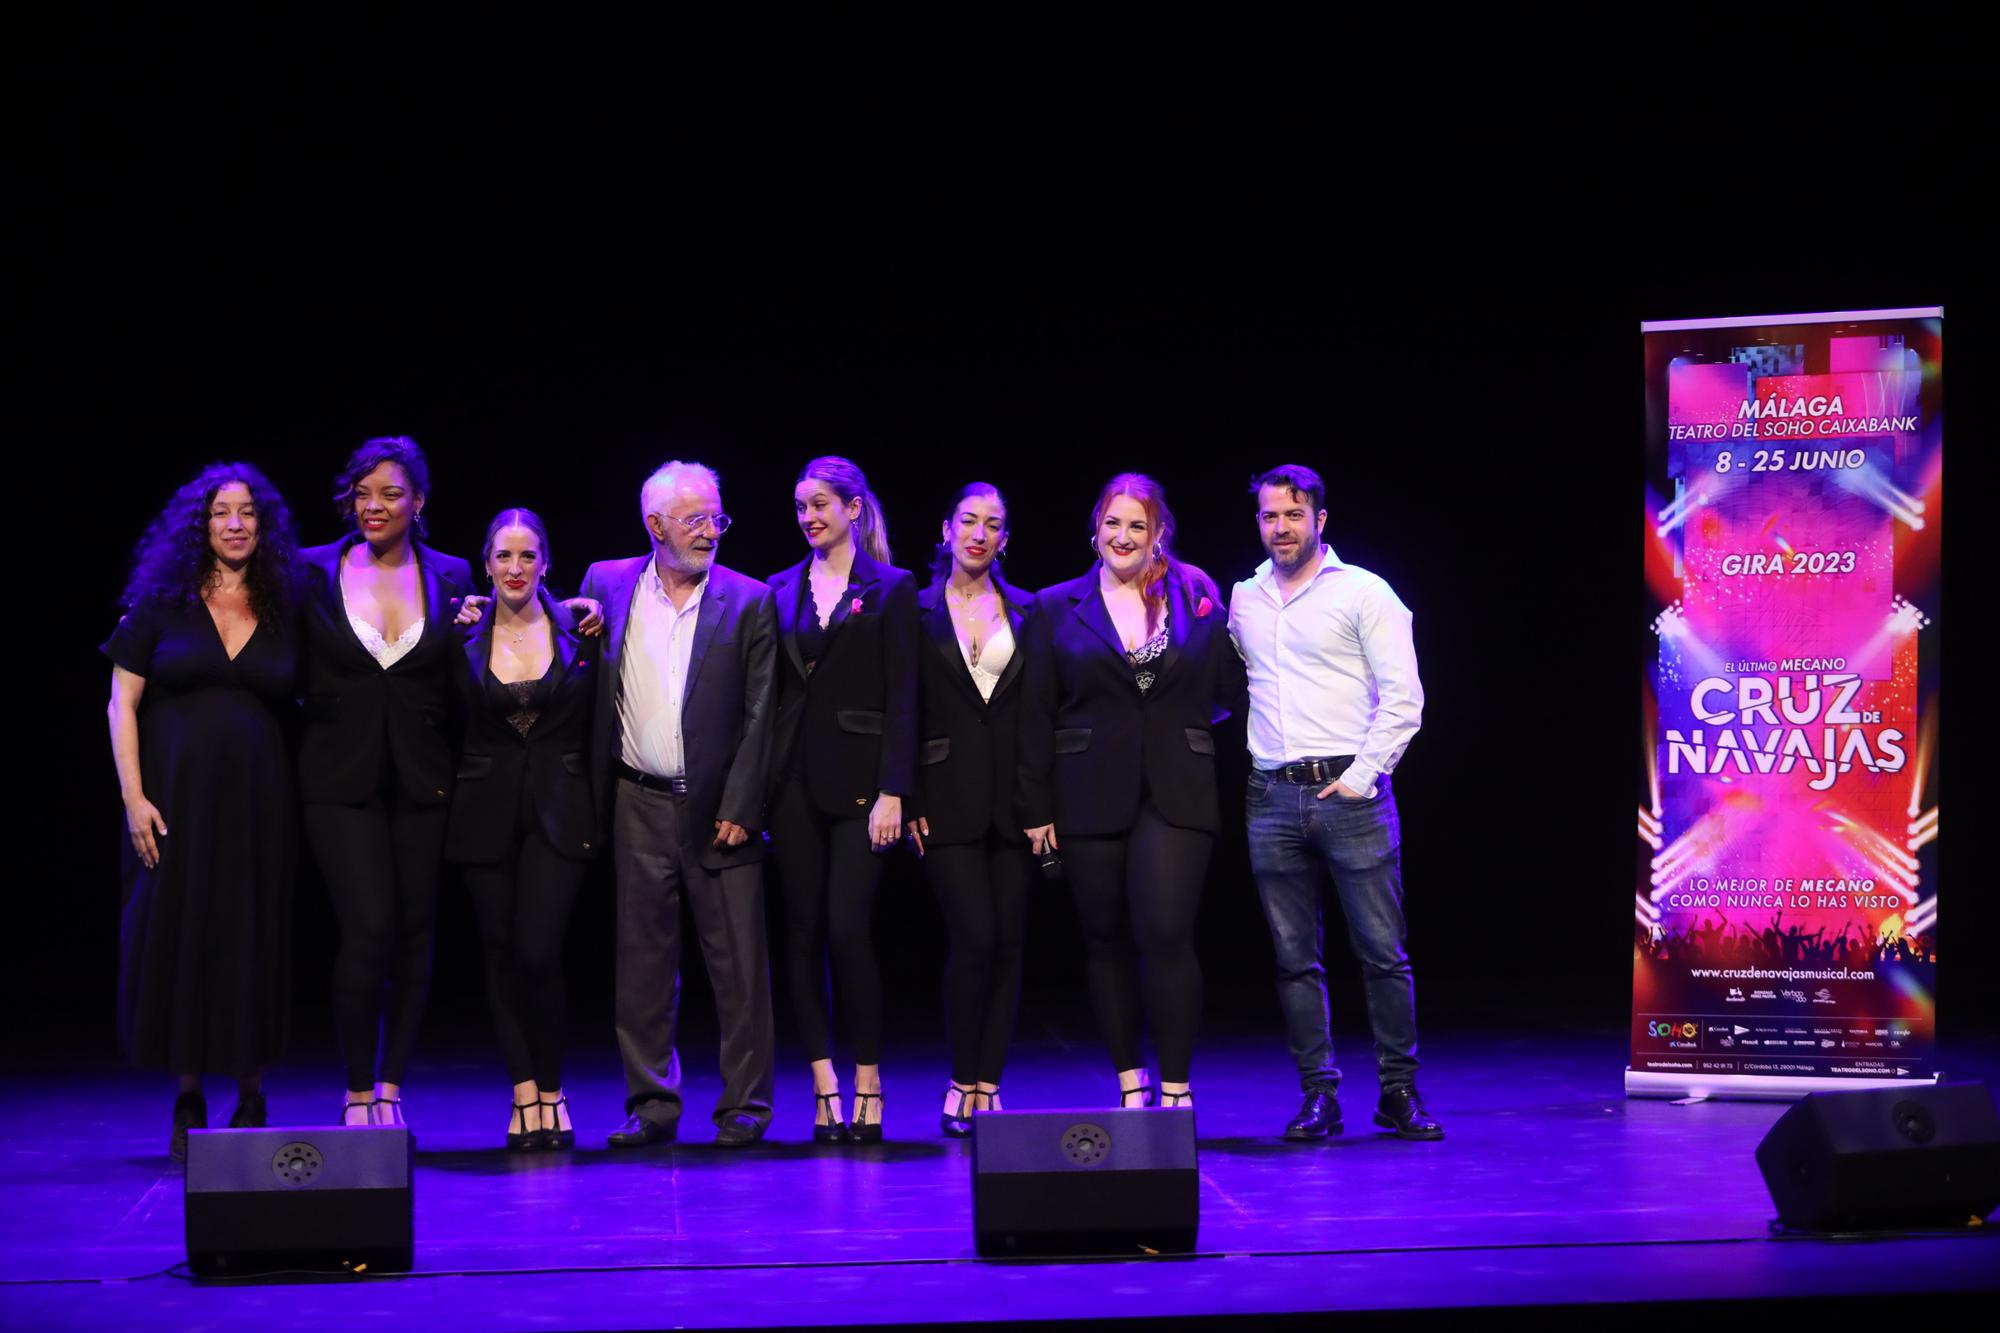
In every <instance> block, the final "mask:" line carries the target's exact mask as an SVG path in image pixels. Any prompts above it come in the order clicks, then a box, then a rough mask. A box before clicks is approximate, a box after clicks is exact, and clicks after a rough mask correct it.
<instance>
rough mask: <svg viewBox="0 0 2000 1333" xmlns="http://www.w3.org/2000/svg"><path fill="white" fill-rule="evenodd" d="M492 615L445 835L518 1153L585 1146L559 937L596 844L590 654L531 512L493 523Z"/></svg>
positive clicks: (467, 686)
mask: <svg viewBox="0 0 2000 1333" xmlns="http://www.w3.org/2000/svg"><path fill="white" fill-rule="evenodd" d="M481 559H482V561H483V563H484V564H485V567H486V573H487V575H488V576H489V577H490V578H491V579H492V581H493V598H494V600H493V605H492V614H491V615H490V616H488V617H485V618H483V619H482V620H481V621H480V623H479V624H478V625H477V626H475V627H474V628H472V629H470V630H468V631H467V632H466V634H465V642H464V650H463V653H462V654H461V656H460V658H459V662H458V667H459V669H458V671H457V672H456V673H455V676H456V679H457V682H458V690H459V696H460V698H461V700H462V701H463V703H464V715H465V743H464V746H463V748H462V750H461V752H460V755H459V761H458V782H457V785H456V787H455V788H454V789H453V792H452V798H451V818H450V823H449V825H448V827H447V829H446V833H445V857H446V859H448V860H450V861H453V862H455V863H458V864H460V865H462V866H463V873H464V876H465V887H466V890H467V891H468V892H469V893H470V894H471V895H472V906H473V910H474V911H475V912H476V913H477V914H478V917H479V932H480V935H481V936H482V937H483V938H484V940H485V945H486V992H487V999H488V1001H489V1002H490V1004H491V1006H492V1009H493V1026H494V1028H495V1030H496V1031H497V1032H498V1034H499V1037H500V1050H501V1053H502V1055H503V1056H504V1057H505V1059H506V1061H507V1072H508V1076H509V1077H510V1078H511V1079H512V1080H513V1083H514V1110H513V1114H512V1116H511V1117H510V1118H509V1120H508V1125H507V1146H508V1147H509V1148H513V1149H517V1150H520V1149H534V1148H543V1147H551V1148H567V1147H570V1146H571V1145H573V1144H574V1143H575V1142H576V1130H575V1129H574V1128H573V1127H572V1126H571V1124H570V1120H569V1114H568V1100H567V1099H566V1098H565V1097H564V1096H563V1092H562V1086H563V1083H562V1034H563V977H562V949H563V934H564V931H565V930H566V929H567V928H568V925H569V915H570V908H571V906H572V905H573V904H574V903H575V901H576V893H577V889H578V887H579V886H581V884H582V883H583V872H584V862H585V861H586V860H587V859H588V858H589V857H590V855H591V853H592V850H593V845H594V843H595V842H596V841H597V834H596V832H595V825H596V807H595V806H594V805H593V803H592V800H591V787H590V776H589V773H590V767H589V754H588V751H589V748H590V724H591V703H592V698H593V696H594V694H595V692H596V686H597V681H596V671H595V669H594V666H593V662H592V657H593V655H592V654H591V653H590V652H589V651H588V650H587V649H586V647H585V645H584V643H583V641H582V640H581V639H580V638H579V637H578V635H577V631H576V625H575V620H574V618H573V617H572V616H571V614H570V612H569V611H568V610H567V609H566V608H564V607H562V606H559V605H557V603H556V602H555V601H554V600H553V599H552V598H551V597H550V596H549V594H548V591H547V590H546V589H545V588H544V587H543V586H542V581H543V579H544V578H546V577H547V575H548V570H549V538H548V530H547V528H545V527H544V526H543V524H542V520H541V519H540V518H538V517H536V516H535V514H534V513H533V512H531V511H529V510H526V509H509V510H504V511H503V512H501V513H500V514H499V516H497V517H496V518H495V519H494V520H493V522H492V523H491V524H489V525H488V527H487V529H486V542H485V545H484V547H483V549H482V551H481Z"/></svg>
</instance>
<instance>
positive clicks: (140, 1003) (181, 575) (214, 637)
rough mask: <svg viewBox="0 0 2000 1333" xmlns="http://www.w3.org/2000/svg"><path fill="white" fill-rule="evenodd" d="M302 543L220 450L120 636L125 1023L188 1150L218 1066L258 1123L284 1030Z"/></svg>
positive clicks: (121, 1028)
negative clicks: (159, 1082) (288, 737)
mask: <svg viewBox="0 0 2000 1333" xmlns="http://www.w3.org/2000/svg"><path fill="white" fill-rule="evenodd" d="M296 555H297V548H296V545H295V544H294V542H293V540H292V525H291V517H290V515H289V514H287V512H286V510H285V502H284V500H283V499H282V498H280V497H279V495H278V492H277V490H276V489H275V488H273V487H272V485H271V483H270V482H269V481H267V480H265V478H264V476H263V474H262V473H260V472H258V471H257V469H256V468H254V467H250V466H248V465H246V464H243V463H211V464H210V465H209V466H208V467H206V468H203V469H202V471H201V473H200V475H198V476H196V477H195V478H194V479H193V480H192V481H190V482H188V483H187V484H186V485H185V486H182V487H181V488H180V489H179V490H178V491H176V492H175V493H174V497H173V499H171V500H169V501H168V502H167V505H166V508H164V509H162V510H161V511H160V514H159V516H158V517H157V518H155V519H154V520H153V522H152V525H151V526H150V527H149V528H147V530H146V535H145V537H144V538H142V539H141V541H140V542H139V546H138V550H137V552H136V554H135V558H134V560H133V565H132V576H131V580H130V582H129V583H128V584H127V585H126V588H125V597H124V603H125V608H126V613H125V617H124V619H122V620H121V621H120V622H119V624H118V628H117V629H116V630H115V631H114V632H113V633H112V636H111V639H110V641H109V642H107V643H106V644H105V645H104V652H105V655H106V656H108V657H109V658H110V659H111V662H112V668H111V704H110V708H109V713H110V721H111V754H112V759H113V761H114V762H115V764H116V765H117V769H118V787H119V792H120V794H121V795H122V796H123V798H124V802H125V826H126V834H127V841H128V844H129V846H128V847H127V850H126V854H125V857H124V863H125V864H124V911H123V916H122V919H121V922H120V928H119V988H118V1035H119V1040H120V1042H121V1043H122V1045H123V1046H124V1048H125V1052H126V1054H127V1055H129V1056H130V1057H131V1059H132V1061H133V1062H134V1063H135V1064H137V1065H139V1066H140V1067H141V1068H146V1069H159V1070H163V1071H166V1072H168V1073H172V1074H176V1075H178V1076H179V1078H180V1095H179V1097H177V1098H176V1099H175V1101H174V1120H173V1135H172V1138H171V1140H170V1142H169V1151H171V1152H172V1154H173V1155H174V1156H175V1157H177V1158H178V1157H182V1156H185V1154H186V1152H187V1131H188V1130H189V1129H191V1128H192V1129H205V1128H207V1125H208V1105H207V1102H206V1101H205V1100H204V1099H203V1096H202V1090H201V1076H202V1075H203V1074H205V1073H213V1074H224V1075H230V1076H233V1077H234V1078H235V1079H236V1081H237V1099H236V1109H235V1111H234V1112H233V1113H232V1114H231V1116H230V1118H229V1123H230V1125H231V1126H232V1127H241V1126H249V1127H256V1126H261V1125H262V1124H263V1123H264V1095H263V1071H264V1067H265V1066H266V1065H268V1064H270V1063H271V1062H272V1061H274V1060H276V1059H277V1058H278V1057H279V1055H281V1054H282V1053H283V1051H284V1047H285V1035H286V1029H287V1026H288V1020H289V1016H290V997H291V912H292V878H293V865H294V848H295V846H296V832H295V830H296V822H295V814H294V809H293V804H292V774H291V765H290V763H289V761H288V758H287V755H286V747H285V734H284V732H285V729H284V723H283V718H284V715H285V714H286V713H288V712H289V711H290V709H291V707H292V699H293V692H294V682H295V679H296V676H297V667H298V660H299V647H298V617H297V615H296V614H295V595H294V579H293V569H294V561H295V559H296Z"/></svg>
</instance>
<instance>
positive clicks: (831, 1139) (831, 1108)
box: [813, 1092, 847, 1143]
mask: <svg viewBox="0 0 2000 1333" xmlns="http://www.w3.org/2000/svg"><path fill="white" fill-rule="evenodd" d="M822 1107H824V1108H825V1110H826V1119H825V1121H824V1122H822V1121H821V1120H820V1109H821V1108H822ZM813 1142H814V1143H845V1142H847V1122H846V1121H845V1120H842V1119H841V1118H840V1094H839V1093H838V1092H815V1093H814V1094H813Z"/></svg>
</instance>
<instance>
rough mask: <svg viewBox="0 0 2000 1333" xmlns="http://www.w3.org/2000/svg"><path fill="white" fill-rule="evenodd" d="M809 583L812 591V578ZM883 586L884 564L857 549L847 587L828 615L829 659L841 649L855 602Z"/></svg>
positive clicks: (863, 600)
mask: <svg viewBox="0 0 2000 1333" xmlns="http://www.w3.org/2000/svg"><path fill="white" fill-rule="evenodd" d="M807 585H808V592H810V585H811V580H810V579H808V580H807ZM881 586H882V566H880V565H878V564H876V563H875V561H874V560H873V559H872V558H871V557H870V556H869V555H868V553H867V552H866V551H862V550H860V549H856V551H855V552H854V563H853V565H851V566H850V567H849V568H848V571H847V588H846V589H845V591H843V592H842V593H841V594H840V600H839V601H838V602H836V603H835V604H834V608H833V614H832V615H831V616H829V617H827V622H826V657H827V659H831V658H832V657H833V655H834V654H835V653H837V652H839V651H840V639H841V633H840V631H841V630H842V629H843V628H844V627H845V626H846V624H847V618H848V615H849V613H850V612H852V611H853V609H854V604H855V603H856V602H865V601H866V600H867V599H868V594H869V593H871V592H873V591H874V590H875V589H877V588H879V587H881ZM808 601H810V596H808Z"/></svg>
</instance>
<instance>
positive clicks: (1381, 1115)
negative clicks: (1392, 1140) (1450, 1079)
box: [1375, 1083, 1444, 1139]
mask: <svg viewBox="0 0 2000 1333" xmlns="http://www.w3.org/2000/svg"><path fill="white" fill-rule="evenodd" d="M1375 1123H1376V1124H1378V1125H1380V1126H1381V1127H1382V1128H1384V1129H1393V1130H1395V1131H1396V1137H1397V1138H1399V1139H1441V1138H1443V1137H1444V1126H1443V1125H1440V1124H1439V1123H1438V1122H1437V1121H1435V1120H1433V1119H1432V1118H1431V1113H1430V1112H1429V1111H1426V1110H1425V1109H1424V1095H1423V1094H1422V1093H1421V1092H1418V1091H1417V1088H1416V1085H1415V1084H1413V1083H1398V1084H1396V1085H1395V1086H1393V1087H1388V1088H1384V1089H1382V1100H1380V1101H1379V1102H1377V1103H1375Z"/></svg>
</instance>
